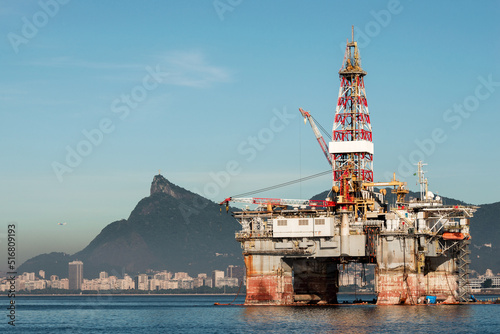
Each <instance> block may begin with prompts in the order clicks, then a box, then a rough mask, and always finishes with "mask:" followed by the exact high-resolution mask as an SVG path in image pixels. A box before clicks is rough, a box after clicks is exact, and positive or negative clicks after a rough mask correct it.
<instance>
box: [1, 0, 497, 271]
mask: <svg viewBox="0 0 500 334" xmlns="http://www.w3.org/2000/svg"><path fill="white" fill-rule="evenodd" d="M499 14H500V3H498V2H496V1H484V2H481V4H480V5H478V4H477V3H476V2H473V1H440V2H432V3H431V2H426V3H421V2H418V1H351V2H346V1H315V2H306V1H248V0H241V1H240V0H220V1H123V2H117V1H77V0H73V1H68V0H64V1H63V0H41V1H22V2H18V1H0V15H1V20H0V27H1V32H2V35H3V38H2V39H1V42H0V68H1V73H2V75H1V76H0V87H1V94H0V111H1V114H0V115H1V122H0V133H1V138H2V140H1V142H0V152H1V155H2V164H1V165H0V178H1V191H0V201H1V213H2V217H1V219H2V221H3V222H4V225H5V228H4V229H5V230H6V226H7V224H8V223H11V222H15V223H17V226H18V228H17V230H18V231H17V232H18V248H19V250H18V259H19V260H20V261H24V260H26V259H27V258H30V257H32V256H35V255H37V254H39V253H42V252H51V251H64V252H68V253H74V252H76V251H78V250H80V249H82V248H83V247H85V246H86V245H87V244H88V243H89V242H90V241H91V240H92V238H93V237H95V236H96V235H97V234H98V233H99V232H100V230H101V229H102V228H104V227H105V226H106V225H107V224H109V223H110V222H112V221H114V220H119V219H122V218H127V217H128V215H129V213H130V211H131V210H132V209H133V208H134V206H135V204H136V203H137V202H138V201H139V200H140V199H142V198H143V197H145V196H147V195H148V194H149V186H150V183H151V181H152V179H153V176H154V175H155V174H157V173H158V170H161V173H162V174H163V175H164V176H165V177H166V178H167V179H169V180H170V181H171V182H173V183H175V184H177V185H179V186H182V187H184V188H186V189H189V190H192V191H196V192H198V193H200V194H201V195H204V196H206V197H209V198H211V199H213V200H214V201H220V200H222V199H224V198H225V197H228V196H231V195H235V194H239V193H244V192H247V191H250V190H254V189H259V188H264V187H266V186H269V185H274V184H278V183H282V182H286V181H289V180H294V179H298V178H300V177H304V176H308V175H311V174H315V173H318V172H322V171H325V170H328V169H329V166H328V164H327V161H326V159H325V158H324V156H323V155H322V153H321V151H320V148H319V146H318V144H317V142H316V140H315V139H314V136H313V133H312V131H311V129H310V127H309V125H304V123H303V121H302V119H301V117H300V114H299V112H298V108H299V107H302V108H304V109H306V110H310V111H311V113H312V114H313V116H314V117H315V118H316V119H317V120H318V121H319V122H320V124H321V125H322V126H323V127H325V128H326V129H328V130H330V129H331V128H332V125H333V116H334V112H335V103H336V100H337V94H338V88H339V78H338V74H337V72H338V70H339V68H340V66H341V63H342V58H343V48H344V46H345V41H346V39H347V38H350V35H351V25H354V26H355V38H356V39H357V40H358V42H359V45H360V52H361V57H362V65H363V68H364V69H365V70H366V71H367V72H368V75H367V77H366V78H365V83H366V93H367V97H368V106H369V110H370V114H371V119H372V125H373V138H374V144H375V155H374V175H375V179H376V180H380V181H383V180H386V178H387V176H388V175H392V172H396V173H397V174H398V175H399V176H400V178H401V179H403V180H405V181H407V182H408V184H409V187H410V188H413V189H417V188H416V185H415V182H416V180H415V178H414V177H413V176H412V174H413V170H411V169H412V168H414V166H412V165H413V162H416V161H417V160H418V159H419V158H423V160H424V162H426V163H428V166H426V170H427V171H428V173H427V177H428V179H429V182H430V189H431V190H432V191H434V192H438V193H439V194H442V195H444V196H449V197H454V198H457V199H461V200H464V201H467V202H470V203H474V204H482V203H492V202H497V201H499V200H500V197H499V195H498V191H497V189H499V188H500V178H499V177H498V171H497V169H498V167H497V166H498V165H499V163H500V158H499V155H498V151H499V148H498V145H499V144H500V140H499V139H498V134H497V128H498V124H499V122H500V116H499V113H498V106H499V105H500V63H499V61H498V56H499V51H500V42H499V40H500V39H499V38H498V35H499V28H500V25H499V23H498V16H499ZM69 152H73V153H69ZM75 154H76V155H78V157H75ZM68 155H69V156H71V157H69V158H68ZM330 186H331V178H330V177H329V176H324V177H321V178H318V179H315V180H313V181H309V182H304V183H301V184H298V185H295V186H291V187H287V188H282V189H279V190H276V191H272V192H268V193H262V194H260V196H262V197H271V196H275V197H282V198H309V197H311V196H313V195H315V194H317V193H319V192H321V191H323V190H326V189H328V188H329V187H330ZM59 222H66V223H67V225H65V226H59V225H57V223H59ZM0 233H4V232H2V231H0ZM0 236H2V238H3V239H2V240H4V241H5V234H3V235H2V234H0ZM2 266H3V264H2V265H1V266H0V269H1V267H2Z"/></svg>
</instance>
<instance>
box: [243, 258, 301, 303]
mask: <svg viewBox="0 0 500 334" xmlns="http://www.w3.org/2000/svg"><path fill="white" fill-rule="evenodd" d="M245 266H246V269H247V270H246V274H247V295H246V299H245V304H246V305H287V304H292V302H293V284H292V269H291V267H290V266H289V265H288V264H287V263H286V262H284V261H283V260H282V258H281V256H274V255H245Z"/></svg>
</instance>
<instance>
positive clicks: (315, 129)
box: [299, 108, 332, 166]
mask: <svg viewBox="0 0 500 334" xmlns="http://www.w3.org/2000/svg"><path fill="white" fill-rule="evenodd" d="M299 111H300V113H301V114H302V116H303V117H304V123H305V122H307V120H309V124H311V128H312V130H313V132H314V135H315V136H316V140H317V141H318V143H319V146H321V150H322V151H323V154H324V155H325V157H326V159H327V160H328V163H329V164H330V166H331V165H332V157H331V156H330V153H329V152H328V146H327V145H326V142H325V139H324V138H323V136H322V135H321V132H319V129H318V127H317V126H316V122H314V119H313V117H312V116H311V114H310V113H309V112H308V111H305V110H304V109H302V108H299Z"/></svg>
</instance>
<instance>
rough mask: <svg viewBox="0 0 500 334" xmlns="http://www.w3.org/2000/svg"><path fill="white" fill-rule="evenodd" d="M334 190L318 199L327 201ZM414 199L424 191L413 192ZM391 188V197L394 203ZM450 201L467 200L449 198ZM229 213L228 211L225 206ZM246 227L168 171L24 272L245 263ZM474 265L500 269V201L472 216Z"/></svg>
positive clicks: (200, 268) (194, 268)
mask: <svg viewBox="0 0 500 334" xmlns="http://www.w3.org/2000/svg"><path fill="white" fill-rule="evenodd" d="M327 195H328V191H324V192H322V193H320V194H317V195H315V196H313V197H312V199H325V198H326V197H327ZM408 196H409V197H418V196H419V194H418V193H415V192H410V193H409V194H408ZM393 197H394V195H393V194H391V193H390V191H387V201H388V202H389V203H393V202H394V198H393ZM441 197H442V199H443V202H444V203H445V204H450V205H465V204H466V203H465V202H462V201H459V200H456V199H453V198H448V197H443V196H441ZM223 211H224V210H223ZM239 229H240V226H239V225H238V223H237V222H236V220H235V219H234V218H233V217H232V216H231V215H229V214H225V213H224V212H223V213H222V214H221V213H220V207H219V205H218V204H216V203H214V202H212V201H210V200H208V199H206V198H204V197H202V196H200V195H198V194H195V193H192V192H190V191H188V190H186V189H184V188H181V187H179V186H177V185H175V184H173V183H171V182H169V181H168V180H167V179H165V178H164V177H163V176H162V175H156V176H155V177H154V178H153V182H152V183H151V190H150V196H148V197H146V198H144V199H142V200H141V201H140V202H139V203H138V204H137V205H136V207H135V209H134V210H133V211H132V213H131V214H130V217H129V218H128V219H122V220H119V221H115V222H113V223H111V224H109V225H108V226H106V227H105V228H104V229H103V230H102V231H101V233H99V235H97V236H96V237H95V238H94V240H92V241H91V242H90V244H89V245H88V246H87V247H85V248H84V249H83V250H81V251H79V252H77V253H75V254H73V255H69V254H64V253H50V254H41V255H38V256H35V257H33V258H31V259H29V260H27V261H26V262H25V263H23V264H22V265H21V266H20V267H19V268H18V272H19V273H22V272H35V273H38V271H39V270H40V269H43V270H45V271H46V275H47V277H50V275H58V276H59V277H67V276H68V262H70V261H73V260H75V259H78V260H81V261H83V262H84V276H85V277H86V278H94V277H97V276H98V273H99V272H100V271H107V272H108V273H110V274H113V275H116V276H121V275H123V273H128V274H131V275H133V274H136V273H139V272H145V271H146V270H147V269H154V270H155V269H156V270H169V271H174V272H175V271H185V272H188V273H189V274H191V275H195V274H197V273H201V272H206V273H209V272H210V271H211V270H215V269H219V270H223V269H225V268H226V267H227V266H228V265H230V264H233V265H243V260H242V255H241V248H240V245H239V243H238V242H237V241H235V239H234V232H235V231H237V230H239ZM471 235H472V244H471V252H472V254H471V260H472V264H471V269H472V270H475V271H477V272H478V273H480V274H483V273H484V272H485V271H486V269H488V268H489V269H492V270H493V272H495V273H497V272H500V257H499V256H498V254H500V242H499V240H500V202H497V203H492V204H484V205H481V206H480V208H479V209H478V211H477V212H476V213H475V215H474V217H473V218H472V219H471Z"/></svg>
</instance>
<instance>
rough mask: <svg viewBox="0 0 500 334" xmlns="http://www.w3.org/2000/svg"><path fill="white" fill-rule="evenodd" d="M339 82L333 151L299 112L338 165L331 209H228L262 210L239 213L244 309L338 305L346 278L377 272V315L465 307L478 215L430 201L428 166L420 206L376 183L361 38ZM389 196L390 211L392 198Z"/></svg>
mask: <svg viewBox="0 0 500 334" xmlns="http://www.w3.org/2000/svg"><path fill="white" fill-rule="evenodd" d="M338 74H339V78H340V89H339V95H338V99H337V106H336V110H335V119H334V125H333V133H332V140H331V141H330V142H329V143H328V145H327V144H326V141H325V140H324V138H323V136H322V135H321V133H320V131H319V129H318V126H319V127H321V126H320V125H319V123H318V124H317V122H316V121H315V120H314V118H313V117H312V115H311V113H310V112H309V111H305V110H303V109H302V108H299V111H300V113H301V115H302V116H303V117H304V121H306V122H307V121H309V123H310V125H311V127H312V130H313V132H314V135H315V137H316V140H317V141H318V144H319V145H320V147H321V150H322V152H323V154H324V155H325V157H326V158H327V160H328V163H329V165H331V168H332V173H333V185H332V191H331V192H330V194H331V195H330V194H329V195H328V198H325V199H324V200H323V199H322V200H304V199H279V198H261V197H258V198H246V197H236V196H235V197H228V198H226V199H225V200H224V201H223V202H221V205H225V206H226V211H229V202H239V203H245V204H249V205H257V208H254V209H250V208H249V207H247V208H246V209H243V210H240V211H235V212H232V214H233V216H234V217H235V218H236V220H238V222H239V223H240V224H241V231H239V232H236V240H237V241H239V242H240V243H241V246H242V248H243V256H244V260H245V266H246V288H247V294H246V299H245V304H247V305H297V304H332V303H337V292H338V289H339V273H340V270H343V268H345V266H346V265H349V264H350V263H356V264H362V265H363V266H364V265H365V264H372V265H373V266H374V267H375V268H374V274H375V280H374V282H375V293H376V294H377V304H379V305H394V304H421V303H424V302H425V300H426V299H427V296H434V297H435V299H436V300H438V301H441V302H448V303H455V302H458V301H466V300H467V298H468V293H469V287H468V275H469V269H468V266H469V263H470V260H469V254H470V251H469V244H470V234H469V219H470V218H471V217H472V214H473V212H474V211H475V210H476V208H475V207H472V206H462V205H444V204H443V202H442V200H441V198H440V197H439V196H435V195H434V194H433V193H431V192H430V191H428V182H427V179H426V178H425V177H424V172H423V170H422V166H423V164H422V163H419V164H418V169H417V173H418V181H419V183H420V186H421V191H420V196H419V198H410V199H407V198H406V197H407V195H408V193H409V191H408V189H407V185H406V182H401V181H398V180H397V179H396V176H395V175H394V177H393V179H392V180H389V181H385V182H375V181H374V176H373V152H374V148H373V142H372V128H371V124H370V115H369V113H368V104H367V100H366V93H365V84H364V77H365V75H366V72H365V71H364V70H363V69H362V67H361V59H360V55H359V50H358V46H357V43H356V41H354V38H352V39H351V41H350V42H349V41H347V46H346V51H345V56H344V60H343V62H342V67H341V68H340V71H339V72H338ZM321 129H322V130H323V132H325V131H324V129H323V128H322V127H321ZM328 135H329V134H328ZM327 173H329V172H327ZM328 186H330V185H328ZM376 187H378V189H377V188H376ZM271 188H273V187H271ZM325 188H327V186H326V185H325ZM388 188H389V191H390V192H391V193H392V194H393V195H394V199H395V200H393V201H392V203H388V200H387V198H386V195H387V190H388ZM247 194H249V193H247ZM341 268H342V269H341ZM429 300H432V298H431V299H429Z"/></svg>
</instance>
